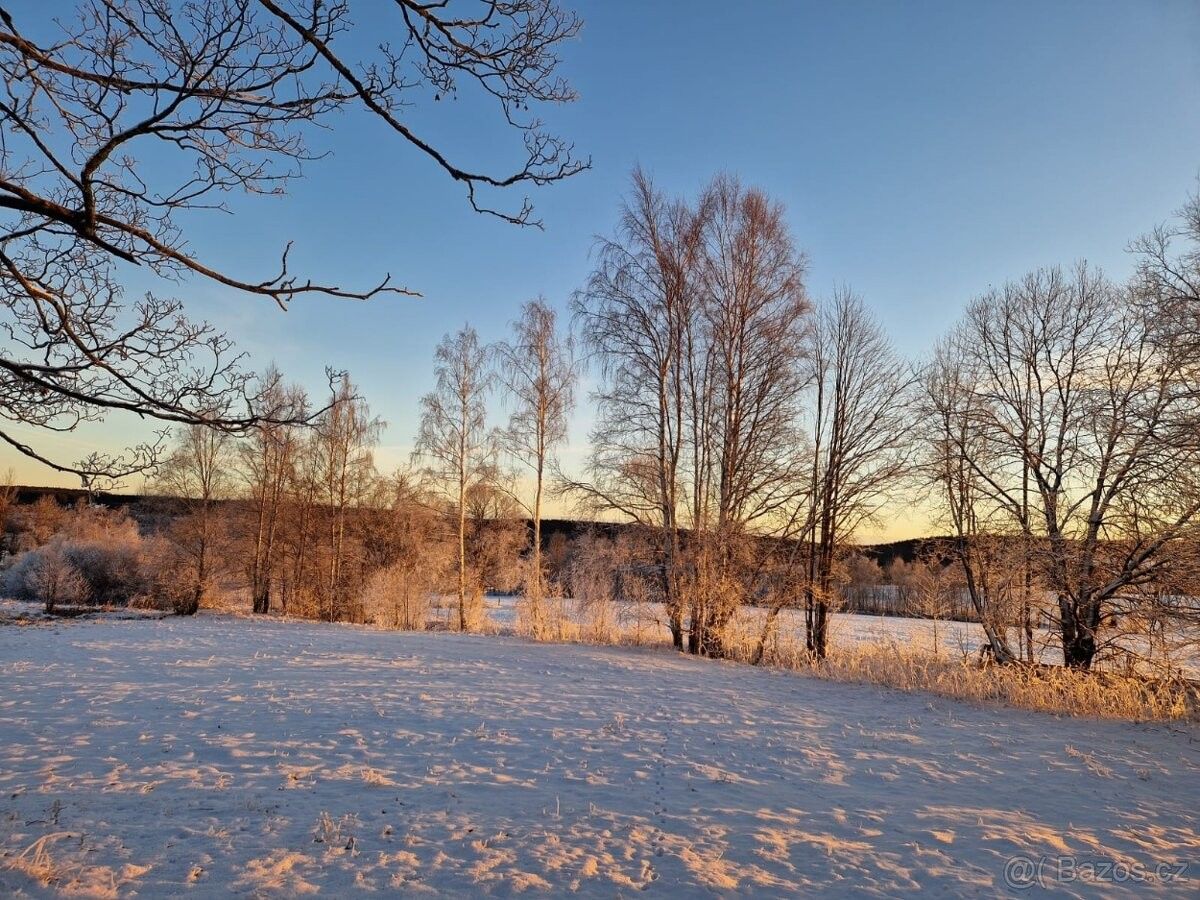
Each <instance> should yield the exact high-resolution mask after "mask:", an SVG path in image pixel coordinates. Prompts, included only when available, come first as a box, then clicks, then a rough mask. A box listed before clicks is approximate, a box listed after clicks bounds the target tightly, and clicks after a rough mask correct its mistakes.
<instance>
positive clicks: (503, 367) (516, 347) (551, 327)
mask: <svg viewBox="0 0 1200 900" xmlns="http://www.w3.org/2000/svg"><path fill="white" fill-rule="evenodd" d="M512 330H513V340H512V342H511V343H510V342H507V341H505V342H501V343H500V344H498V345H497V346H496V356H497V362H498V365H497V374H498V377H499V380H500V383H501V384H502V385H503V386H504V388H505V390H506V392H507V394H508V396H509V398H510V399H511V402H512V405H513V410H512V415H511V416H510V417H509V420H508V427H507V429H505V431H504V432H503V434H502V440H503V442H504V446H505V449H506V450H507V451H508V452H509V453H510V454H511V455H512V456H514V457H516V458H517V459H518V460H519V461H520V462H522V463H523V464H525V465H526V466H528V467H529V468H530V469H532V470H533V478H534V489H533V502H532V503H531V504H529V505H528V506H527V509H528V511H529V513H530V516H531V517H532V519H533V543H532V547H531V549H530V562H529V576H528V578H527V579H526V583H525V599H526V603H527V605H528V613H529V617H530V622H531V625H532V628H533V632H534V634H535V635H538V636H540V635H541V634H542V632H543V630H544V627H545V622H544V621H543V619H544V617H543V610H542V595H543V593H544V587H545V573H544V571H543V567H542V498H543V493H544V490H545V483H546V474H547V471H548V468H553V467H554V465H555V461H556V459H555V452H556V450H557V448H558V446H559V445H560V444H561V443H562V442H563V441H564V440H566V437H567V419H568V417H569V416H570V414H571V410H572V408H573V407H574V404H575V382H576V369H575V359H574V347H573V345H572V342H571V339H570V336H569V335H568V336H566V337H564V336H563V335H560V334H559V333H558V330H557V327H556V316H555V313H554V310H553V309H551V308H550V307H549V306H548V305H547V304H546V302H545V301H544V300H540V299H539V300H534V301H531V302H529V303H527V304H525V306H524V308H523V309H522V310H521V317H520V319H518V320H517V321H516V322H514V323H513V325H512Z"/></svg>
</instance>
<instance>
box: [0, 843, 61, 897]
mask: <svg viewBox="0 0 1200 900" xmlns="http://www.w3.org/2000/svg"><path fill="white" fill-rule="evenodd" d="M64 837H70V835H69V834H67V833H66V832H65V831H63V832H56V833H54V834H44V835H42V836H41V837H40V838H38V839H37V840H36V841H34V842H33V843H32V844H30V845H29V846H28V847H26V848H25V849H24V850H22V851H21V852H20V853H19V854H17V856H15V857H13V858H12V859H10V860H8V861H7V862H6V863H5V868H7V869H10V870H12V871H14V872H20V873H21V874H23V875H25V876H27V877H29V878H31V879H32V880H34V881H35V882H37V883H38V884H40V885H42V886H43V887H49V886H50V885H51V884H54V883H55V882H57V881H58V880H59V877H60V874H61V873H60V871H59V867H58V865H57V864H56V863H55V862H54V859H53V858H52V857H51V856H50V850H49V848H48V846H47V845H48V844H51V843H53V842H54V841H57V840H58V839H60V838H64Z"/></svg>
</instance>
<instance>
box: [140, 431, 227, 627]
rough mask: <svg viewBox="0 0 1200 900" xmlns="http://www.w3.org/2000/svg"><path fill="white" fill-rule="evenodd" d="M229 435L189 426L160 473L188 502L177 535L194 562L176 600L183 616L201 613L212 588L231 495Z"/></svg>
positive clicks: (166, 487)
mask: <svg viewBox="0 0 1200 900" xmlns="http://www.w3.org/2000/svg"><path fill="white" fill-rule="evenodd" d="M231 449H232V448H231V447H230V443H229V435H228V434H226V433H225V432H222V431H218V430H216V429H213V428H208V427H207V426H204V425H188V426H186V427H184V428H183V429H181V430H180V431H179V433H178V435H177V437H176V441H175V446H174V448H173V450H172V452H171V454H170V456H169V457H168V458H167V460H166V463H165V464H164V465H163V467H162V471H161V472H160V473H159V476H158V480H159V484H160V485H161V487H162V489H163V490H164V491H166V492H167V493H168V494H169V495H171V497H172V498H173V499H176V500H178V502H179V503H180V504H181V505H182V512H183V515H182V516H181V517H180V518H179V519H177V520H176V521H175V522H174V524H173V527H172V529H171V539H172V542H173V543H174V544H175V546H176V547H177V548H178V549H179V550H180V552H181V553H182V555H183V558H184V559H185V560H186V561H187V564H188V569H189V572H188V576H189V578H188V587H187V588H186V589H184V590H183V591H182V593H181V595H180V597H179V599H178V600H177V602H176V606H175V610H176V612H178V613H180V614H181V615H195V613H196V611H197V610H199V609H200V601H201V600H202V599H203V598H204V597H205V595H206V593H207V592H208V591H209V589H210V586H211V582H212V578H213V575H214V569H215V551H216V546H215V545H216V543H217V534H216V529H217V527H218V510H217V504H218V503H219V501H221V500H223V499H226V498H227V496H228V494H229V488H230V478H229V463H230V458H229V453H230V450H231Z"/></svg>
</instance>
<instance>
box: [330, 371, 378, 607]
mask: <svg viewBox="0 0 1200 900" xmlns="http://www.w3.org/2000/svg"><path fill="white" fill-rule="evenodd" d="M383 428H384V423H383V421H382V420H381V419H379V418H378V417H375V416H372V415H371V409H370V407H369V406H368V405H367V403H366V401H364V400H362V399H361V398H359V397H358V395H357V393H356V392H355V389H354V385H353V384H351V382H350V379H349V377H348V376H345V375H343V376H342V378H341V379H340V381H339V382H338V384H337V387H336V389H335V391H334V394H333V397H332V399H331V401H330V403H329V405H328V406H327V407H326V409H325V411H324V412H323V413H322V414H321V416H320V418H319V419H318V420H317V423H316V428H315V431H314V433H313V447H312V451H313V453H314V456H315V462H316V472H315V474H316V483H317V485H318V493H317V497H318V498H319V500H320V504H321V509H320V510H319V511H320V512H321V513H323V514H324V517H325V519H326V528H327V534H328V543H327V544H326V547H325V552H326V566H325V577H324V580H323V584H322V588H323V590H322V593H323V595H324V603H323V607H324V613H325V616H326V617H327V618H328V620H329V621H330V622H333V621H335V620H336V619H338V618H339V617H340V616H343V615H347V614H349V615H350V617H351V618H352V619H358V618H361V617H360V616H355V615H354V610H351V609H350V608H349V604H350V603H351V601H352V600H353V599H354V597H353V592H352V591H351V590H349V586H348V584H347V574H348V573H347V571H346V557H347V540H346V532H347V523H348V519H349V517H350V516H351V515H352V514H354V513H356V512H357V511H359V510H361V509H362V508H363V507H364V506H365V505H367V504H368V503H369V501H370V500H371V499H372V493H373V490H374V487H375V480H376V474H375V460H374V456H373V454H372V448H373V447H374V446H375V445H376V444H378V443H379V436H380V434H381V432H382V431H383Z"/></svg>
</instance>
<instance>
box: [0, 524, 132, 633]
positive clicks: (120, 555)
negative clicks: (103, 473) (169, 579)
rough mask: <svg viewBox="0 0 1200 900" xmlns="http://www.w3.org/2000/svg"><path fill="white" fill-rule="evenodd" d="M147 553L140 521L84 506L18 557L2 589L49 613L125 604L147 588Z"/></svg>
mask: <svg viewBox="0 0 1200 900" xmlns="http://www.w3.org/2000/svg"><path fill="white" fill-rule="evenodd" d="M143 551H144V543H143V540H142V537H141V535H140V534H139V533H138V528H137V523H136V522H134V521H133V520H132V519H130V518H128V516H126V515H125V514H124V513H114V512H111V511H108V510H104V509H100V508H97V507H82V508H80V509H76V510H73V511H71V513H70V514H69V515H68V516H67V517H66V518H65V519H64V520H63V523H62V525H61V527H60V528H59V530H58V531H57V532H56V533H55V534H54V535H53V536H51V537H50V538H49V540H48V541H47V542H46V543H44V544H43V545H41V546H39V547H35V548H33V549H31V550H27V551H26V552H24V553H22V554H20V555H19V556H18V557H17V558H16V560H14V562H13V564H12V565H11V566H10V567H9V568H8V569H7V570H6V571H5V572H4V573H3V579H2V587H3V590H4V593H5V594H6V595H8V596H10V597H15V598H16V599H19V600H31V601H34V602H38V603H44V604H45V605H46V609H47V610H48V611H52V610H53V609H54V607H55V606H56V605H59V604H70V603H84V602H90V603H96V604H105V605H107V604H124V603H126V602H128V601H129V599H130V598H131V597H134V596H136V595H138V594H142V593H145V592H146V590H147V587H148V585H149V580H150V579H149V578H148V577H147V572H148V567H147V566H146V561H145V558H144V552H143Z"/></svg>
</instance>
